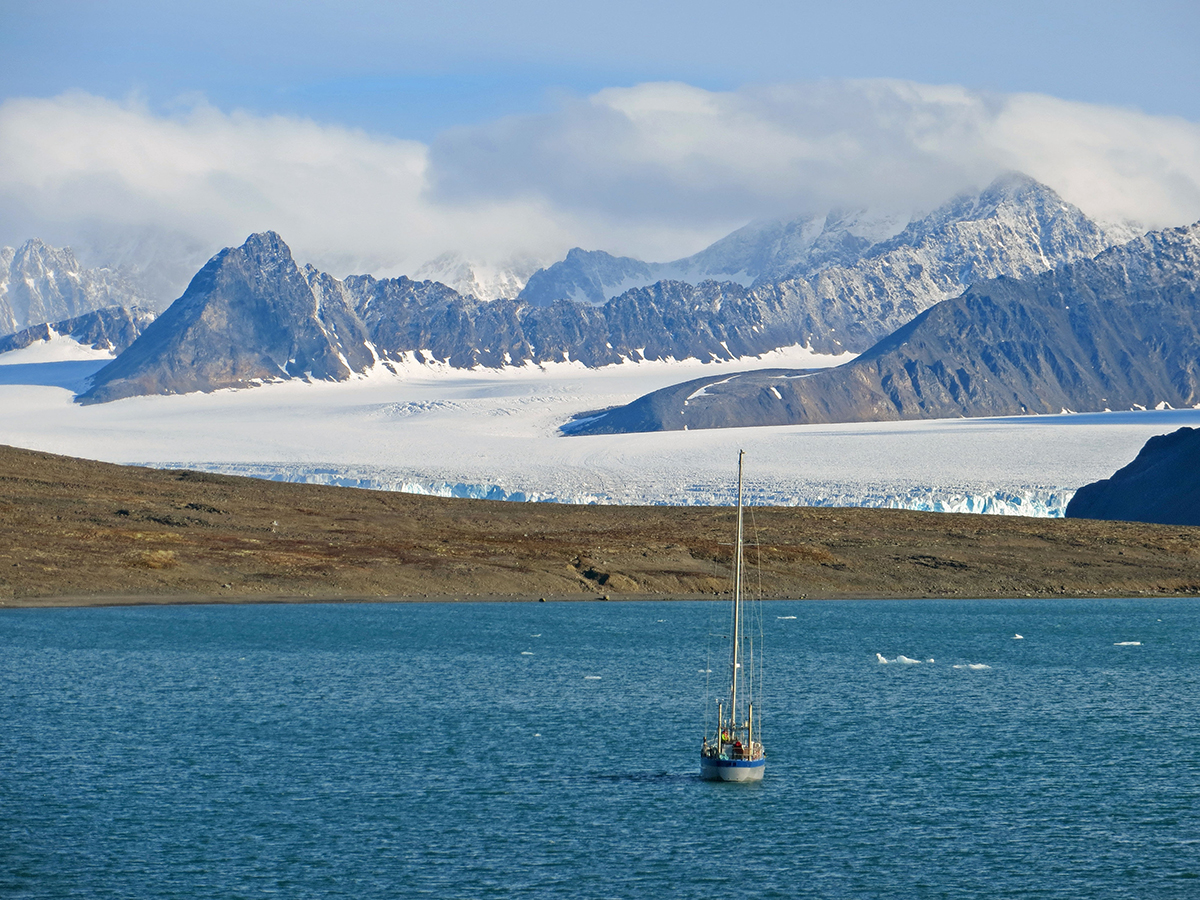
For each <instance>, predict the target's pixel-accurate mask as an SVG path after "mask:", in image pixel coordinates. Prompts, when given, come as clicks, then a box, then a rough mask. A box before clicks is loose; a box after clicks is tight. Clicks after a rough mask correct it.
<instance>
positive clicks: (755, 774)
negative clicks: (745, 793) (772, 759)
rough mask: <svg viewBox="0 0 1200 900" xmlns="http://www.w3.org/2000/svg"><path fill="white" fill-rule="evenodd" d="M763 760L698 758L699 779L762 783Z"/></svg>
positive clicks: (765, 763) (765, 765) (764, 763)
mask: <svg viewBox="0 0 1200 900" xmlns="http://www.w3.org/2000/svg"><path fill="white" fill-rule="evenodd" d="M766 768H767V761H766V760H765V759H754V760H748V759H713V758H711V757H707V756H702V757H700V777H701V778H703V779H704V780H705V781H762V777H763V772H765V771H766Z"/></svg>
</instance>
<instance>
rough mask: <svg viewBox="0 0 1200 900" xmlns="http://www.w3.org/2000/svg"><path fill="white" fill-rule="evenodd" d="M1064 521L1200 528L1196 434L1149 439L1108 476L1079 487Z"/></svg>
mask: <svg viewBox="0 0 1200 900" xmlns="http://www.w3.org/2000/svg"><path fill="white" fill-rule="evenodd" d="M1067 517H1068V518H1072V519H1108V520H1119V521H1125V522H1152V523H1157V524H1160V525H1200V430H1197V429H1194V428H1180V429H1179V430H1178V431H1176V432H1173V433H1171V434H1161V435H1158V436H1157V437H1152V438H1150V440H1148V441H1147V442H1146V445H1145V446H1144V447H1142V449H1141V452H1139V453H1138V455H1137V458H1136V459H1134V461H1133V462H1131V463H1130V464H1129V465H1127V466H1125V467H1124V468H1123V469H1119V470H1118V471H1117V472H1116V473H1115V474H1114V475H1113V476H1112V478H1106V479H1104V480H1103V481H1096V482H1093V483H1092V484H1087V485H1084V486H1083V487H1081V488H1080V489H1079V490H1078V491H1077V492H1076V494H1075V496H1074V497H1073V498H1072V499H1071V502H1070V503H1068V504H1067Z"/></svg>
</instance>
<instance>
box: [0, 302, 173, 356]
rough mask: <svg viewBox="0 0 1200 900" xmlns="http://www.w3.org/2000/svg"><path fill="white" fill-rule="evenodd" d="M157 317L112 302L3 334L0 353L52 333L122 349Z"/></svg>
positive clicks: (97, 347) (100, 347)
mask: <svg viewBox="0 0 1200 900" xmlns="http://www.w3.org/2000/svg"><path fill="white" fill-rule="evenodd" d="M153 321H154V313H152V312H150V311H149V310H145V309H139V308H137V307H133V308H130V309H127V308H125V307H123V306H113V307H109V308H107V309H97V310H94V311H93V312H89V313H84V314H83V315H81V316H75V317H74V318H71V319H64V320H63V321H61V322H54V323H53V324H49V325H34V326H33V327H31V328H26V329H24V330H23V331H18V332H17V333H16V334H10V335H8V336H7V337H3V338H0V353H8V352H9V351H10V350H21V349H23V348H25V347H28V346H30V345H31V344H35V343H37V342H38V341H48V340H51V339H52V338H53V337H55V336H56V335H57V336H60V337H70V338H74V339H75V340H76V341H78V342H79V343H81V344H85V345H87V346H89V347H91V348H93V349H95V350H111V351H112V352H114V353H120V352H122V351H123V350H125V348H127V347H128V346H129V345H130V344H132V343H133V342H134V341H135V340H137V338H138V336H139V335H140V334H141V333H142V332H143V331H145V330H146V327H147V326H148V325H149V324H150V323H151V322H153Z"/></svg>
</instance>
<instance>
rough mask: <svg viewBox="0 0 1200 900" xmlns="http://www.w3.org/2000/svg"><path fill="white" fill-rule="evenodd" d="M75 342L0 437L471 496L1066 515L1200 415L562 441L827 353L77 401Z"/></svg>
mask: <svg viewBox="0 0 1200 900" xmlns="http://www.w3.org/2000/svg"><path fill="white" fill-rule="evenodd" d="M107 358H108V357H107V355H105V354H101V353H97V352H96V351H93V350H91V349H90V348H86V349H84V348H80V347H79V346H78V345H77V344H74V343H73V342H72V341H71V340H70V339H68V338H57V339H55V340H53V341H50V342H45V343H42V344H37V345H33V346H30V347H27V348H25V349H22V350H18V351H13V352H10V353H4V354H0V413H3V414H2V415H0V442H2V443H6V444H10V445H13V446H17V447H26V448H29V449H34V450H43V451H47V452H51V453H62V454H67V455H70V456H78V457H83V458H87V459H98V460H103V461H106V462H115V463H127V464H143V465H149V466H155V467H170V468H178V467H183V468H190V469H202V470H206V471H212V472H225V473H229V474H237V475H250V476H254V477H258V478H269V479H276V480H291V481H306V482H310V483H321V484H334V485H344V486H350V487H360V488H373V489H381V490H401V491H409V492H413V493H425V494H431V495H438V496H457V497H471V498H479V499H495V500H512V501H527V502H528V501H541V502H559V503H582V504H588V503H596V504H601V503H604V504H608V503H617V504H663V503H670V504H680V505H696V504H717V505H722V504H732V503H733V499H734V498H733V490H734V485H733V480H734V477H733V476H734V473H735V472H736V461H737V452H738V450H745V451H746V453H747V458H746V459H747V480H746V490H747V496H748V497H749V498H750V502H751V503H752V504H756V505H761V504H775V505H784V506H787V505H813V506H875V507H895V508H905V509H920V510H934V511H941V512H975V513H996V514H1015V515H1033V516H1057V515H1061V514H1062V510H1063V509H1064V508H1065V506H1066V503H1067V501H1068V500H1069V499H1070V497H1071V495H1072V493H1073V492H1074V491H1075V489H1077V488H1078V487H1080V486H1082V485H1084V484H1087V483H1088V482H1091V481H1095V480H1098V479H1100V478H1107V477H1109V476H1110V475H1111V474H1112V473H1113V472H1114V471H1116V470H1117V469H1118V468H1120V467H1121V466H1123V465H1125V464H1126V463H1128V462H1129V461H1130V460H1132V459H1133V458H1134V457H1135V456H1136V455H1137V453H1138V451H1139V450H1140V449H1141V447H1142V445H1143V444H1144V443H1145V442H1146V440H1147V439H1148V438H1150V437H1151V436H1153V435H1156V434H1162V433H1165V432H1168V431H1174V430H1175V429H1177V428H1179V427H1180V426H1183V425H1191V426H1193V427H1196V426H1200V410H1170V409H1160V410H1155V409H1147V410H1136V411H1124V412H1122V411H1114V412H1108V413H1088V414H1075V415H1055V416H1020V417H1013V418H1005V419H938V420H915V421H905V422H860V423H847V424H839V425H826V426H811V425H806V426H777V427H760V428H725V429H708V430H704V431H688V432H684V431H674V432H659V433H647V434H628V435H597V436H594V437H570V438H568V437H563V436H561V434H560V433H559V430H558V429H559V427H560V426H561V425H562V424H563V423H564V422H566V421H568V420H569V419H571V418H572V417H574V416H579V415H582V414H586V413H587V412H588V411H589V410H593V411H594V410H598V409H603V408H605V407H608V406H614V405H618V404H622V403H627V402H629V401H630V400H632V399H634V398H636V397H639V396H641V395H643V394H645V393H648V392H649V391H651V390H655V389H657V388H660V387H665V386H666V385H668V384H677V383H680V382H683V381H687V380H689V379H692V378H697V377H699V376H701V375H709V374H712V375H725V374H732V373H734V372H737V371H745V370H748V369H753V368H775V367H783V368H803V367H805V366H819V365H834V364H838V363H841V362H845V361H846V360H847V359H848V356H845V355H843V356H840V357H829V356H820V355H816V354H813V353H812V352H811V351H809V350H806V349H805V348H802V347H800V348H789V349H788V350H786V351H780V352H776V353H771V354H764V356H763V357H761V358H752V359H742V360H738V361H736V362H709V363H701V362H699V361H696V360H689V361H675V362H667V361H661V362H639V363H632V362H630V363H624V364H621V365H613V366H606V367H604V368H601V369H588V368H586V367H584V366H582V365H581V364H578V363H555V364H546V365H542V366H533V365H527V366H520V367H510V368H508V369H499V370H498V369H474V370H462V369H452V368H450V367H448V366H444V365H441V364H421V363H417V362H410V363H408V364H405V365H402V366H398V367H397V370H396V371H395V372H392V371H387V370H384V369H382V368H380V369H378V370H374V371H372V372H370V373H368V374H367V375H365V376H356V377H355V378H353V379H351V380H349V381H346V382H339V383H330V382H316V383H305V382H303V381H294V382H282V383H278V384H266V385H262V386H260V387H255V388H252V389H248V390H223V391H213V392H211V393H193V394H183V395H174V396H146V397H134V398H129V399H126V400H120V401H116V402H114V403H109V404H100V405H95V406H80V405H79V404H76V403H73V402H72V396H73V392H74V391H75V390H78V389H79V388H80V387H81V386H82V385H83V384H84V383H85V382H86V379H87V376H88V375H90V374H92V373H94V372H95V371H96V370H97V369H98V368H99V367H100V366H102V365H103V364H104V362H105V361H106V360H107Z"/></svg>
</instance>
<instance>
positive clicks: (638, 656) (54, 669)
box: [0, 600, 1200, 900]
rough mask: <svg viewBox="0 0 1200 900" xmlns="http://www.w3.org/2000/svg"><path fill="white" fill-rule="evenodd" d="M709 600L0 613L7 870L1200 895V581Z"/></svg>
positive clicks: (511, 885) (78, 880) (384, 881)
mask: <svg viewBox="0 0 1200 900" xmlns="http://www.w3.org/2000/svg"><path fill="white" fill-rule="evenodd" d="M720 610H721V608H720V607H719V606H718V605H716V604H707V603H578V604H537V603H532V604H455V605H451V604H446V605H442V604H427V605H345V606H321V605H313V606H233V607H218V606H210V607H160V608H124V609H78V610H9V611H3V612H0V687H2V689H3V690H2V694H0V896H4V897H88V898H93V897H94V898H104V897H139V898H140V897H147V898H169V897H189V898H190V897H221V898H237V897H266V896H273V897H285V898H301V897H354V898H362V900H367V898H390V897H419V896H431V897H462V898H476V897H489V896H495V897H510V896H517V897H519V896H529V897H614V898H626V897H637V898H660V897H661V898H665V897H702V896H703V897H715V896H718V895H721V894H725V893H728V892H730V891H732V890H734V889H736V888H737V887H739V886H743V887H745V888H746V891H747V894H748V895H749V896H754V897H883V896H889V897H891V896H910V897H1087V898H1100V897H1129V898H1157V897H1181V898H1183V897H1189V898H1194V897H1200V878H1198V876H1200V724H1198V721H1200V719H1198V716H1197V713H1198V712H1200V703H1198V700H1197V697H1198V688H1200V604H1198V603H1196V602H1189V601H1178V600H1140V601H1134V600H1128V601H1121V600H1118V601H1100V602H1091V603H1088V602H1079V601H1056V602H1048V601H1032V600H1030V601H1008V602H992V601H974V602H942V601H912V602H910V601H903V602H901V601H886V602H884V601H859V602H849V603H815V602H777V603H770V604H766V605H765V606H764V617H763V618H764V626H765V645H766V648H767V657H766V658H767V672H766V699H765V701H764V704H763V706H764V712H765V725H764V741H765V743H766V746H767V752H768V757H769V759H768V768H767V775H766V778H765V779H764V781H763V782H762V783H761V784H759V785H725V784H712V783H707V782H701V781H700V780H699V779H698V778H697V774H696V773H697V771H698V750H699V742H700V736H701V728H702V720H703V716H704V707H705V675H704V674H703V672H702V670H704V669H705V668H709V667H711V668H713V669H716V670H718V672H719V670H720V661H719V660H714V659H713V658H712V657H710V656H708V655H707V654H708V647H709V645H710V643H711V640H710V637H709V635H710V634H711V633H712V632H714V631H719V630H721V628H722V622H723V619H722V616H721V615H720V614H719V611H720ZM1016 635H1020V636H1021V637H1020V638H1019V639H1018V638H1017V637H1016Z"/></svg>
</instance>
